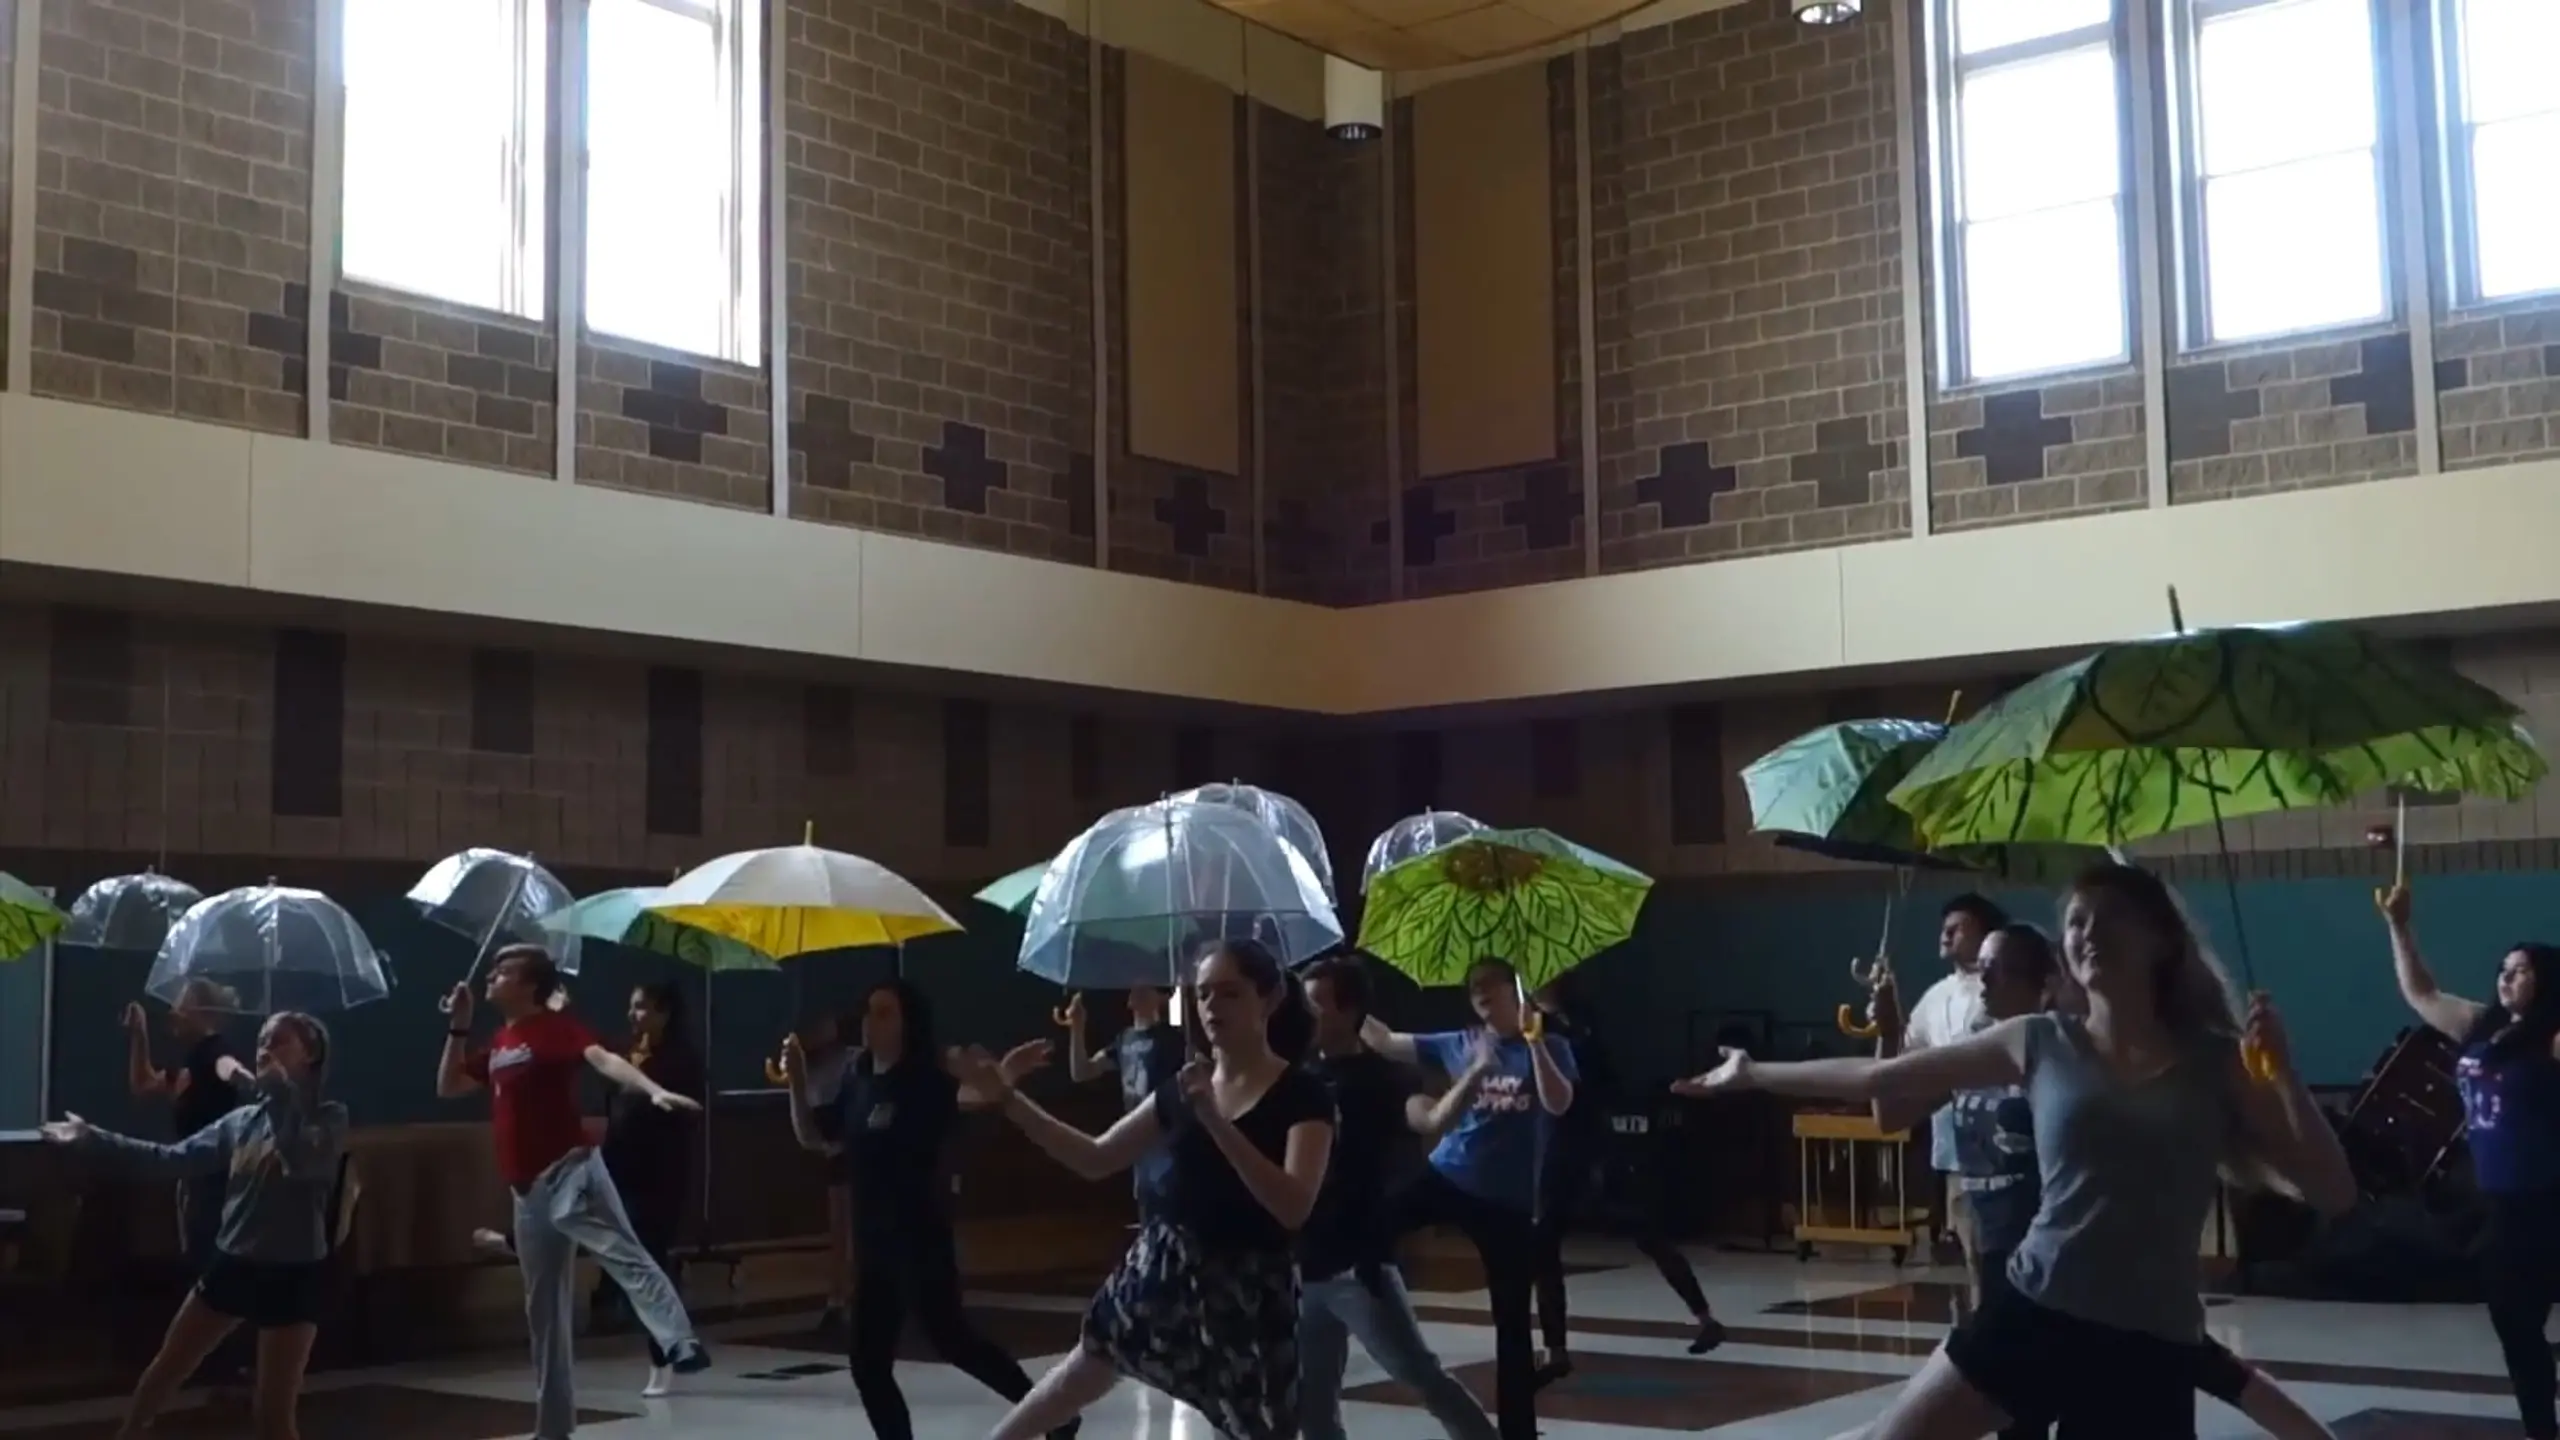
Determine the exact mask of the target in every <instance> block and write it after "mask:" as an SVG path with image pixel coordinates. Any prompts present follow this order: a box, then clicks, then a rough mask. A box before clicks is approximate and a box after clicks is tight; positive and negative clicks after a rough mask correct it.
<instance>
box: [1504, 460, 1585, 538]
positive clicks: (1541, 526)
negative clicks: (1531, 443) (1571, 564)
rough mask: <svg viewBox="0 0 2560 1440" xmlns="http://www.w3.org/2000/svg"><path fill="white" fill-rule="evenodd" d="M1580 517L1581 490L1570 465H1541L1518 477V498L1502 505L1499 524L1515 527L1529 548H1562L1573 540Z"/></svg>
mask: <svg viewBox="0 0 2560 1440" xmlns="http://www.w3.org/2000/svg"><path fill="white" fill-rule="evenodd" d="M1581 519H1582V490H1581V488H1580V487H1578V486H1576V485H1575V484H1574V483H1573V467H1572V466H1569V465H1561V464H1558V465H1540V466H1538V467H1537V468H1535V469H1533V470H1530V471H1528V472H1527V473H1525V474H1523V475H1522V476H1521V477H1520V498H1519V499H1517V500H1506V501H1504V502H1503V504H1502V523H1503V524H1505V525H1514V526H1518V527H1519V528H1520V529H1521V530H1522V531H1523V532H1525V533H1526V535H1527V537H1528V543H1529V548H1530V549H1532V550H1561V549H1563V548H1564V547H1565V546H1567V545H1570V544H1572V543H1573V528H1574V525H1575V524H1576V523H1577V522H1579V521H1580V520H1581Z"/></svg>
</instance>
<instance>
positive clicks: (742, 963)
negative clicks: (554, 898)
mask: <svg viewBox="0 0 2560 1440" xmlns="http://www.w3.org/2000/svg"><path fill="white" fill-rule="evenodd" d="M658 897H659V891H658V889H657V888H656V887H655V886H635V887H632V888H630V889H625V890H607V891H604V892H603V893H601V894H596V895H590V896H588V897H587V898H586V899H584V900H581V901H579V902H578V903H577V904H575V905H571V906H569V907H567V908H566V909H562V910H555V911H553V912H552V913H550V914H548V915H545V916H543V917H542V927H543V928H544V929H545V930H548V931H550V932H552V933H553V934H555V935H564V936H565V935H575V936H579V937H581V938H584V939H588V940H602V941H605V942H606V943H608V944H613V945H627V946H629V947H630V948H632V949H634V950H645V951H647V952H649V953H650V954H652V955H664V956H666V957H668V958H669V959H672V960H681V961H683V962H684V963H685V964H687V965H691V966H693V967H694V968H696V969H698V970H705V971H709V972H711V973H713V974H718V973H721V972H724V971H730V970H778V969H780V968H781V967H780V966H779V965H777V964H775V963H774V959H773V957H772V956H770V955H767V954H766V953H764V952H763V951H761V950H758V949H757V948H756V947H754V946H752V945H749V944H747V943H746V942H745V941H742V940H732V939H730V938H729V937H728V936H726V935H715V934H713V933H712V932H711V931H708V930H702V929H697V928H695V927H694V926H691V925H687V924H684V923H683V922H681V921H677V920H670V919H668V918H667V917H666V916H664V915H661V914H658V913H656V912H655V911H653V910H652V909H650V907H651V906H653V905H655V904H657V903H658Z"/></svg>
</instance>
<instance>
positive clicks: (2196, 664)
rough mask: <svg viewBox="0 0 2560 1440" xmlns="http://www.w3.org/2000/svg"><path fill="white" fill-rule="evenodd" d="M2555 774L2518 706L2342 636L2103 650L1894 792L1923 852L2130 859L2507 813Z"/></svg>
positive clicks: (2337, 631)
mask: <svg viewBox="0 0 2560 1440" xmlns="http://www.w3.org/2000/svg"><path fill="white" fill-rule="evenodd" d="M2549 769H2550V767H2549V765H2548V763H2547V762H2545V761H2544V759H2543V758H2542V755H2541V752H2540V751H2539V750H2537V749H2536V748H2535V746H2534V744H2533V740H2532V737H2531V736H2530V735H2528V734H2526V732H2525V731H2524V729H2523V726H2522V725H2521V723H2520V721H2519V718H2518V712H2517V709H2516V707H2515V706H2514V705H2513V704H2512V703H2510V702H2509V701H2508V700H2507V699H2506V698H2505V697H2504V696H2501V695H2499V694H2498V693H2497V692H2496V691H2493V690H2491V689H2489V688H2488V687H2486V686H2484V685H2481V684H2478V683H2477V682H2475V681H2472V680H2470V679H2467V678H2465V677H2464V676H2462V675H2460V674H2458V673H2456V672H2455V671H2453V670H2452V669H2451V668H2449V667H2447V666H2443V665H2439V664H2436V663H2433V662H2431V661H2429V660H2427V659H2425V658H2424V657H2422V656H2420V655H2418V654H2416V653H2415V652H2413V651H2411V650H2410V649H2408V648H2407V647H2405V646H2402V645H2399V644H2396V643H2394V642H2391V641H2388V640H2384V639H2382V638H2380V637H2378V636H2374V635H2371V634H2368V633H2366V632H2364V631H2362V630H2358V629H2356V628H2354V627H2352V626H2348V625H2336V624H2312V625H2284V626H2265V627H2239V628H2232V629H2223V630H2199V631H2195V632H2192V633H2184V634H2175V635H2168V636H2162V637H2158V638H2155V639H2149V640H2137V641H2134V642H2132V643H2130V644H2123V645H2110V646H2108V647H2106V648H2105V649H2103V650H2100V651H2098V652H2097V653H2096V654H2094V655H2091V656H2090V657H2089V658H2087V659H2085V660H2082V661H2080V662H2078V663H2076V664H2072V665H2066V666H2064V667H2063V668H2062V669H2059V670H2055V671H2053V672H2051V673H2049V674H2046V675H2043V676H2040V677H2038V678H2037V679H2035V680H2032V681H2029V682H2028V683H2027V684H2025V685H2023V686H2020V687H2019V688H2018V689H2016V690H2013V691H2011V692H2010V693H2008V694H2007V695H2005V696H2002V697H2001V698H2000V700H1999V701H1997V702H1996V703H1994V704H1993V705H1991V706H1989V707H1988V708H1986V709H1984V710H1983V711H1982V712H1981V713H1980V714H1978V715H1976V716H1974V717H1973V718H1972V719H1971V720H1968V721H1966V722H1965V723H1964V724H1962V725H1959V726H1957V727H1955V729H1954V730H1952V731H1950V732H1949V733H1948V734H1947V737H1946V738H1945V739H1944V740H1943V741H1941V742H1940V743H1939V744H1938V746H1937V748H1936V749H1934V750H1932V751H1930V752H1929V754H1928V755H1927V756H1926V757H1924V758H1923V759H1922V760H1921V761H1920V763H1919V764H1918V765H1916V766H1914V767H1913V768H1912V770H1911V772H1910V773H1909V774H1908V775H1906V776H1904V777H1903V779H1902V782H1901V783H1900V784H1899V785H1896V786H1895V787H1894V788H1893V790H1892V792H1891V797H1890V798H1891V800H1892V802H1893V803H1894V804H1895V805H1897V806H1899V807H1901V808H1902V809H1903V810H1905V811H1907V812H1909V814H1910V815H1911V817H1912V822H1913V828H1914V830H1915V831H1916V832H1917V833H1918V835H1919V837H1920V839H1921V841H1922V843H1923V844H1925V845H1927V846H1928V847H1929V848H1931V849H1944V848H1947V847H1951V846H1960V845H2014V844H2022V843H2045V844H2066V845H2124V844H2128V843H2130V842H2132V841H2136V840H2141V839H2145V838H2148V837H2150V836H2154V835H2160V834H2165V833H2167V832H2169V831H2172V830H2181V829H2185V828H2187V827H2189V826H2193V825H2205V824H2217V823H2219V822H2221V821H2223V820H2229V819H2234V818H2237V817H2240V816H2244V815H2256V814H2263V813H2265V812H2268V811H2274V810H2285V809H2293V808H2298V807H2305V806H2321V805H2341V804H2347V803H2349V802H2352V801H2353V800H2355V799H2356V798H2358V797H2360V796H2363V795H2367V794H2371V793H2373V792H2375V791H2379V790H2381V789H2383V788H2385V787H2387V786H2391V785H2413V786H2419V787H2422V788H2427V789H2434V790H2444V791H2459V792H2462V793H2465V794H2471V795H2479V796H2482V797H2485V798H2489V799H2499V800H2513V799H2518V798H2521V797H2522V796H2524V795H2525V794H2527V793H2529V792H2530V791H2531V790H2532V788H2533V786H2534V784H2535V783H2536V782H2537V781H2539V780H2540V779H2541V778H2542V777H2543V775H2545V774H2546V773H2548V771H2549Z"/></svg>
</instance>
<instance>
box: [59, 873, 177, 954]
mask: <svg viewBox="0 0 2560 1440" xmlns="http://www.w3.org/2000/svg"><path fill="white" fill-rule="evenodd" d="M203 898H204V892H203V891H201V890H198V889H197V888H196V887H194V886H193V885H190V884H188V883H186V882H185V881H183V880H173V879H171V878H170V877H168V876H166V875H163V874H161V873H160V872H159V871H157V870H146V871H143V872H142V873H141V874H139V875H110V876H108V877H107V878H106V879H104V880H101V881H99V882H98V883H96V884H95V885H92V886H90V887H89V888H88V889H86V890H83V891H81V892H80V898H79V899H77V900H74V901H72V902H71V923H70V925H69V926H67V927H65V928H64V930H63V932H62V938H63V939H64V940H65V941H67V942H69V943H70V944H73V945H89V946H94V947H96V948H97V949H100V950H134V951H141V952H144V953H156V952H158V950H159V949H160V945H161V942H163V941H165V940H167V939H168V938H169V927H170V926H172V925H175V924H177V923H178V918H179V917H180V916H182V915H184V914H186V913H187V912H188V911H189V910H192V909H194V908H195V906H196V902H197V901H199V900H202V899H203Z"/></svg>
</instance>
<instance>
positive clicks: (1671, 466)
mask: <svg viewBox="0 0 2560 1440" xmlns="http://www.w3.org/2000/svg"><path fill="white" fill-rule="evenodd" d="M1739 480H1740V477H1739V476H1738V475H1737V474H1736V473H1735V471H1734V467H1732V466H1730V465H1718V464H1716V463H1715V460H1714V459H1713V458H1712V457H1711V456H1710V455H1709V454H1708V453H1707V442H1706V441H1704V440H1688V441H1683V442H1682V443H1680V444H1677V445H1665V446H1663V447H1662V454H1661V456H1660V457H1659V459H1657V460H1656V462H1655V464H1654V473H1652V474H1650V475H1647V476H1646V477H1644V478H1643V479H1641V480H1638V481H1637V482H1636V500H1637V501H1638V502H1639V503H1641V504H1646V505H1653V506H1658V507H1660V510H1661V513H1662V528H1663V529H1665V530H1683V529H1687V528H1688V527H1690V526H1692V525H1704V524H1706V523H1707V522H1708V521H1710V520H1713V519H1714V518H1715V498H1716V497H1717V496H1719V495H1722V494H1725V493H1726V492H1728V491H1730V490H1732V489H1733V487H1734V486H1735V485H1736V484H1737V483H1739Z"/></svg>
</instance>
